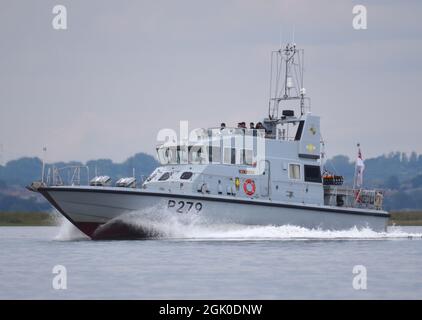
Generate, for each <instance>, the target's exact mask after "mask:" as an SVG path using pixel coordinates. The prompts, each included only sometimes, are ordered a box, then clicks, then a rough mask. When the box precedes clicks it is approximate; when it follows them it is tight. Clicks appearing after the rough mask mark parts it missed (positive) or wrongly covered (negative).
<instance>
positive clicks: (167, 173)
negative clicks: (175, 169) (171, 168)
mask: <svg viewBox="0 0 422 320" xmlns="http://www.w3.org/2000/svg"><path fill="white" fill-rule="evenodd" d="M168 178H170V172H165V173H164V174H163V175H162V176H161V177H160V179H158V181H166V180H168Z"/></svg>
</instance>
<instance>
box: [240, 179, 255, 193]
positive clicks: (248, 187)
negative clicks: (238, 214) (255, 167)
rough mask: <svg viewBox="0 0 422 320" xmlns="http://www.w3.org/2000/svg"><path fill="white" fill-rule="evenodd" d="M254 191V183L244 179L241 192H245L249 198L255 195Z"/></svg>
mask: <svg viewBox="0 0 422 320" xmlns="http://www.w3.org/2000/svg"><path fill="white" fill-rule="evenodd" d="M255 190H256V186H255V182H254V181H253V180H252V179H246V180H245V183H243V191H245V193H246V194H247V195H248V196H251V195H253V194H254V193H255Z"/></svg>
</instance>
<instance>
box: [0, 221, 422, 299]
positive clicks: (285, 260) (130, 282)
mask: <svg viewBox="0 0 422 320" xmlns="http://www.w3.org/2000/svg"><path fill="white" fill-rule="evenodd" d="M155 227H156V228H159V229H160V235H159V237H158V238H154V239H151V240H138V241H91V240H87V239H86V238H84V237H83V236H82V235H81V234H80V233H78V232H77V230H75V229H74V228H73V227H72V226H71V225H69V224H67V223H64V224H63V225H62V226H61V227H1V228H0V243H1V247H0V248H1V254H0V257H1V258H0V298H2V299H5V298H6V299H45V298H48V299H348V298H351V299H369V298H376V299H421V298H422V273H421V272H420V268H421V265H422V241H421V236H422V228H421V227H411V228H408V227H402V228H392V229H390V230H389V232H387V233H376V232H373V231H371V230H368V229H366V230H356V229H352V230H347V231H337V232H329V231H321V230H307V229H304V228H300V227H295V226H283V227H272V226H268V227H245V226H236V225H219V226H218V225H217V226H198V225H195V224H193V225H184V224H180V223H178V222H170V223H167V224H166V225H162V226H161V227H160V226H157V225H156V226H155ZM55 265H63V266H65V267H66V270H67V289H66V290H55V289H53V287H52V280H53V277H54V276H56V275H55V274H53V273H52V269H53V267H54V266H55ZM355 265H363V266H365V267H366V270H367V289H366V290H355V289H354V288H353V285H352V283H353V277H354V276H355V275H354V274H353V273H352V270H353V267H354V266H355Z"/></svg>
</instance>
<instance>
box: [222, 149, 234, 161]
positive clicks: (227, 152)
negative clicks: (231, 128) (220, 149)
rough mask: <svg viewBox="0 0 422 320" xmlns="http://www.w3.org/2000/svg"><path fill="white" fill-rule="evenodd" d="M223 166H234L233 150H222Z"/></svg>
mask: <svg viewBox="0 0 422 320" xmlns="http://www.w3.org/2000/svg"><path fill="white" fill-rule="evenodd" d="M224 164H236V149H235V148H224Z"/></svg>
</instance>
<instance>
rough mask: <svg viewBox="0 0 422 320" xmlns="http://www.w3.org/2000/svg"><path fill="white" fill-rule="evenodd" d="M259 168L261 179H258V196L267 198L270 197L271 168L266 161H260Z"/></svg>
mask: <svg viewBox="0 0 422 320" xmlns="http://www.w3.org/2000/svg"><path fill="white" fill-rule="evenodd" d="M260 168H263V170H262V174H261V179H260V187H259V190H260V195H261V196H262V197H269V195H270V183H271V180H270V178H271V168H270V162H269V161H268V160H261V165H260Z"/></svg>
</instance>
